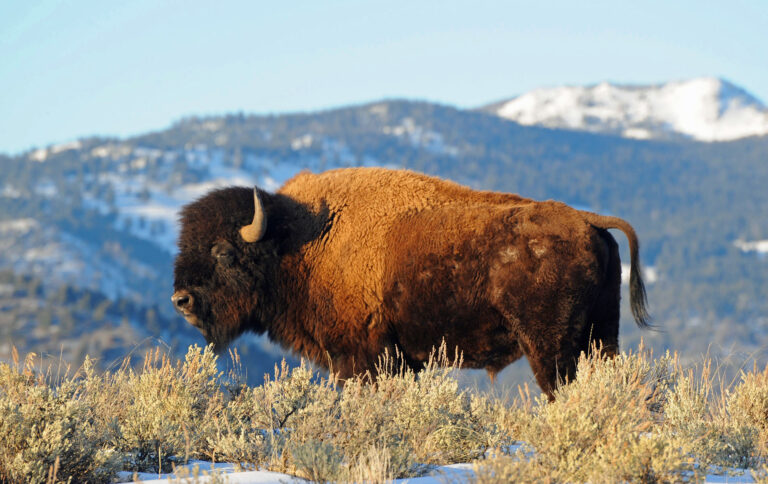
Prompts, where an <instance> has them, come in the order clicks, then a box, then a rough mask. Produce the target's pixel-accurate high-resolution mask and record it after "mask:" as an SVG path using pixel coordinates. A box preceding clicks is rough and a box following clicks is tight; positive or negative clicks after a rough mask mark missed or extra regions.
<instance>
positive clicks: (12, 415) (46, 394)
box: [0, 360, 119, 482]
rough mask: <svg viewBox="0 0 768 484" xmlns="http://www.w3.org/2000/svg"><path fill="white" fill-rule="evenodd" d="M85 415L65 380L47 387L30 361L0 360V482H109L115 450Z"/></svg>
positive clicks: (115, 467)
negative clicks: (8, 362) (22, 363)
mask: <svg viewBox="0 0 768 484" xmlns="http://www.w3.org/2000/svg"><path fill="white" fill-rule="evenodd" d="M90 417H91V413H90V409H89V408H88V406H87V405H86V404H85V403H84V402H83V401H82V399H81V398H80V395H79V394H78V387H77V385H76V384H74V383H73V382H72V381H71V380H69V379H67V380H65V381H64V382H63V383H62V384H61V385H60V386H59V387H58V388H56V389H53V388H51V387H49V386H48V385H47V383H46V382H45V380H44V378H42V377H39V376H36V375H34V374H33V372H32V371H31V364H30V360H28V361H27V364H25V365H24V367H23V369H22V368H20V367H19V366H18V365H14V366H11V365H8V364H6V363H0V481H3V482H46V481H48V482H59V481H64V482H66V481H67V480H72V481H74V482H86V481H88V482H109V481H110V480H111V479H112V478H113V477H114V475H115V473H116V472H117V470H119V459H118V458H117V457H118V455H117V454H116V452H115V451H114V449H112V448H110V447H109V446H108V445H106V444H105V440H106V439H105V434H104V432H103V429H100V428H99V427H98V426H96V425H94V424H93V421H92V419H91V418H90Z"/></svg>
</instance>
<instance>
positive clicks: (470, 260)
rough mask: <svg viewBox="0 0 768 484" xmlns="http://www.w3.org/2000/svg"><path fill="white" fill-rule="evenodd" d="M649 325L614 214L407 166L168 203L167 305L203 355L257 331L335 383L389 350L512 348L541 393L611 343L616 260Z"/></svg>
mask: <svg viewBox="0 0 768 484" xmlns="http://www.w3.org/2000/svg"><path fill="white" fill-rule="evenodd" d="M609 228H617V229H619V230H621V231H622V232H624V234H625V235H626V237H627V239H628V240H629V251H630V255H631V273H630V283H629V284H630V299H631V308H632V312H633V315H634V318H635V321H636V322H637V324H638V325H639V326H641V327H646V326H648V324H649V323H648V313H647V311H646V304H647V303H646V296H645V288H644V285H643V281H642V279H641V275H640V266H639V260H638V241H637V236H636V235H635V232H634V230H633V229H632V227H631V226H630V225H629V224H628V223H627V222H625V221H624V220H622V219H620V218H616V217H608V216H601V215H597V214H594V213H590V212H585V211H582V210H576V209H574V208H572V207H569V206H567V205H565V204H563V203H560V202H555V201H534V200H530V199H526V198H522V197H520V196H517V195H513V194H507V193H497V192H489V191H477V190H473V189H470V188H467V187H464V186H461V185H458V184H456V183H453V182H449V181H445V180H442V179H439V178H433V177H429V176H426V175H422V174H418V173H415V172H411V171H404V170H388V169H382V168H348V169H338V170H332V171H328V172H325V173H321V174H311V173H306V172H305V173H301V174H299V175H297V176H296V177H294V178H293V179H291V180H290V181H288V182H287V183H286V184H285V185H284V186H283V187H282V188H281V189H280V190H278V191H277V193H274V194H272V193H268V192H265V191H263V190H260V189H258V188H253V189H251V188H243V187H230V188H224V189H219V190H215V191H212V192H211V193H209V194H207V195H205V196H204V197H203V198H201V199H199V200H197V201H195V202H193V203H191V204H189V205H187V206H185V207H184V208H183V209H182V212H181V232H180V236H179V253H178V256H177V258H176V261H175V266H174V278H175V281H174V290H175V293H174V294H173V297H172V302H173V304H174V306H175V307H176V309H177V310H178V311H179V312H180V313H181V314H182V315H183V316H184V317H185V318H186V320H187V321H188V322H189V323H191V324H192V325H193V326H195V327H197V328H198V329H199V330H200V331H201V332H202V334H203V336H204V337H205V339H206V340H207V341H208V343H212V344H213V345H214V348H216V349H217V350H219V351H221V350H223V349H224V348H226V347H227V345H228V344H229V343H230V342H231V341H232V340H233V339H234V338H236V337H238V336H239V335H240V334H242V333H243V332H245V331H252V332H254V333H257V334H262V333H265V332H266V333H267V334H268V336H269V338H270V339H271V340H273V341H277V342H279V343H280V344H282V345H283V346H286V347H288V348H290V349H291V350H293V351H294V352H296V353H299V354H301V355H303V356H305V357H308V358H309V359H311V360H312V361H314V362H315V363H316V364H319V365H320V366H323V367H325V368H331V369H332V370H333V371H334V372H335V373H337V374H338V376H339V377H340V378H342V379H343V378H347V377H350V376H352V375H355V374H360V373H363V372H366V371H371V372H372V373H373V374H375V371H376V368H375V367H376V364H377V362H378V358H379V356H380V355H381V353H382V352H384V351H385V350H389V351H390V354H393V353H394V351H395V350H397V351H399V352H400V354H401V355H402V357H403V359H404V362H405V364H406V365H408V366H409V367H411V368H413V369H416V370H418V369H420V368H421V366H422V365H423V363H424V362H425V360H426V359H427V358H428V356H429V354H430V352H431V350H432V348H434V347H435V346H436V345H439V344H440V343H441V341H443V340H444V341H445V342H446V344H447V345H448V347H449V348H454V347H457V348H458V349H459V350H460V351H461V352H462V353H463V356H464V365H465V367H468V368H484V369H485V370H487V371H488V373H489V374H490V375H491V377H492V378H493V376H494V375H495V374H496V373H497V372H499V371H500V370H501V369H503V368H504V367H506V366H507V365H509V364H510V363H512V362H513V361H515V360H517V359H519V358H520V357H522V356H523V355H524V356H525V357H526V358H527V359H528V361H529V363H530V366H531V369H532V370H533V374H534V375H535V377H536V381H537V382H538V384H539V386H540V387H541V388H542V390H543V391H544V392H545V393H546V394H547V395H548V396H549V397H550V398H552V396H553V392H554V390H555V388H556V386H557V385H558V383H559V382H561V381H562V380H563V379H565V378H573V377H574V373H575V367H576V360H577V358H578V355H579V353H580V352H582V351H587V350H588V349H589V348H590V345H591V344H592V343H598V344H599V346H601V347H602V351H603V352H604V353H605V354H606V355H613V354H615V353H616V351H617V349H618V334H619V298H620V284H621V263H620V260H619V252H618V246H617V244H616V241H615V240H614V238H613V237H612V236H611V234H610V233H609V232H608V231H607V229H609Z"/></svg>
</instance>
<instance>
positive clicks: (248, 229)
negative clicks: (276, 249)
mask: <svg viewBox="0 0 768 484" xmlns="http://www.w3.org/2000/svg"><path fill="white" fill-rule="evenodd" d="M266 231H267V217H265V216H264V207H263V206H262V205H261V198H259V192H258V190H256V189H255V188H254V189H253V222H251V223H250V224H249V225H243V226H242V227H241V228H240V236H241V237H242V238H243V240H245V241H246V242H248V243H251V242H258V241H259V240H260V239H261V238H262V237H263V236H264V232H266Z"/></svg>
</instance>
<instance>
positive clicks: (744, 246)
mask: <svg viewBox="0 0 768 484" xmlns="http://www.w3.org/2000/svg"><path fill="white" fill-rule="evenodd" d="M733 245H735V246H736V248H738V249H740V250H741V251H742V252H757V253H758V254H761V255H764V254H768V240H754V241H751V242H747V241H745V240H741V239H739V240H737V241H735V242H734V243H733Z"/></svg>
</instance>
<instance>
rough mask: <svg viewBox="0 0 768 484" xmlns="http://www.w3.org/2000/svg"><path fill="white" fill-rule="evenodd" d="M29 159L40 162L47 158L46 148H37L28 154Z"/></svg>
mask: <svg viewBox="0 0 768 484" xmlns="http://www.w3.org/2000/svg"><path fill="white" fill-rule="evenodd" d="M29 159H30V160H32V161H37V162H38V163H42V162H44V161H45V160H46V159H48V150H47V149H45V148H40V149H37V150H35V151H33V152H32V153H30V154H29Z"/></svg>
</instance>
